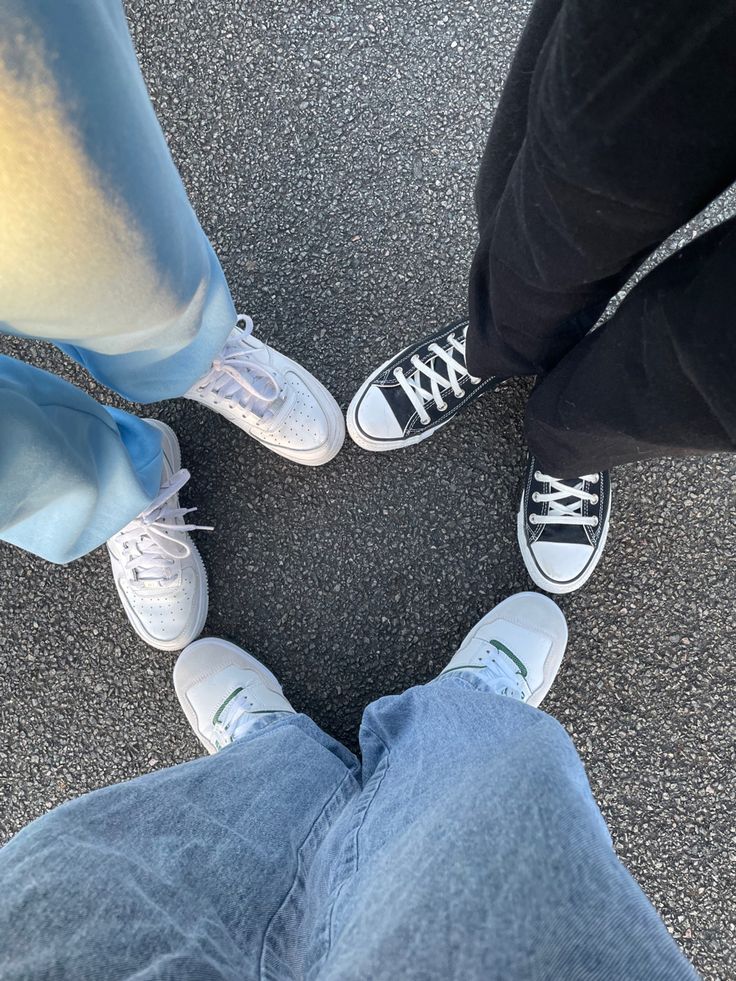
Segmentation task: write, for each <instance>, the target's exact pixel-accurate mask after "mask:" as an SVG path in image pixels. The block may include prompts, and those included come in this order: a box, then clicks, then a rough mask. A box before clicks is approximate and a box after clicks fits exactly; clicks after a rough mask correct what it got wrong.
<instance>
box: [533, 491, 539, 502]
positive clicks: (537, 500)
mask: <svg viewBox="0 0 736 981" xmlns="http://www.w3.org/2000/svg"><path fill="white" fill-rule="evenodd" d="M532 500H533V501H534V503H535V504H537V503H538V502H539V494H538V492H537V491H534V493H533V494H532Z"/></svg>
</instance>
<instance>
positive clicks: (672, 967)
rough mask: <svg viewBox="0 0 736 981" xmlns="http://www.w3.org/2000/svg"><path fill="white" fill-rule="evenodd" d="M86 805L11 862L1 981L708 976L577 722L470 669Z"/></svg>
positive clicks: (296, 720)
mask: <svg viewBox="0 0 736 981" xmlns="http://www.w3.org/2000/svg"><path fill="white" fill-rule="evenodd" d="M360 744H361V751H362V764H361V763H359V762H358V760H357V759H356V758H355V757H354V756H353V755H352V754H351V753H349V752H348V751H347V750H346V749H345V748H343V747H342V746H340V745H339V744H338V743H336V742H335V741H334V740H333V739H331V738H330V737H329V736H327V735H325V734H324V733H323V732H321V731H320V729H319V728H318V727H317V726H316V725H315V724H314V723H313V722H312V721H311V720H310V719H308V718H306V717H305V716H303V715H297V716H269V717H267V718H265V717H264V720H263V721H262V723H261V726H260V728H258V729H254V730H252V731H251V732H249V733H248V734H247V735H246V736H244V737H243V738H242V739H241V740H239V741H238V742H236V743H234V744H232V745H231V746H230V747H228V748H227V749H225V750H223V751H222V752H220V753H218V754H217V755H216V756H211V757H208V758H205V759H198V760H195V761H194V762H191V763H185V764H183V765H180V766H176V767H173V768H171V769H169V770H162V771H160V772H158V773H154V774H149V775H146V776H144V777H140V778H138V779H136V780H132V781H131V782H129V783H125V784H120V785H118V786H114V787H108V788H106V789H104V790H99V791H96V792H95V793H92V794H88V795H87V796H85V797H81V798H79V799H78V800H75V801H72V802H71V803H69V804H65V805H64V806H62V807H59V808H58V809H56V810H55V811H52V812H50V813H49V814H47V815H45V816H44V817H42V818H40V819H39V820H37V821H35V822H34V823H33V824H31V825H30V826H29V827H27V828H26V829H25V830H23V831H21V832H20V833H19V834H18V835H17V836H16V837H15V838H14V839H13V840H12V841H11V842H10V843H9V844H8V845H7V846H6V847H5V848H4V849H2V850H1V851H0V880H1V882H2V889H1V890H0V937H2V938H3V940H2V943H0V976H1V977H2V978H3V981H28V979H31V978H32V979H33V981H52V979H53V981H57V979H69V981H101V979H103V978H104V979H105V981H118V979H131V981H132V979H135V981H152V979H170V981H215V979H217V981H246V979H255V978H258V979H263V981H291V979H309V981H314V979H320V981H326V979H329V981H348V979H355V981H359V979H360V981H365V979H376V981H384V979H392V981H393V979H402V981H420V979H421V981H424V979H438V981H440V979H441V981H449V979H459V981H476V979H478V981H480V979H483V981H542V979H544V981H685V979H688V981H692V979H694V978H696V977H697V975H696V974H695V972H694V971H693V969H692V968H691V966H690V965H689V963H688V962H687V960H686V959H685V958H684V957H683V955H682V954H681V953H680V952H679V950H678V948H677V946H676V945H675V943H674V942H673V940H672V939H671V937H670V936H669V934H668V933H667V930H666V929H665V927H664V925H663V923H662V922H661V920H660V919H659V917H658V915H657V913H656V912H655V911H654V909H653V907H652V906H651V905H650V903H649V902H648V900H647V899H646V897H645V896H644V894H643V893H642V892H641V890H640V889H639V887H638V886H637V884H636V883H635V882H634V880H633V879H632V878H631V876H630V875H629V873H628V872H627V871H626V869H625V868H624V867H623V866H622V865H621V863H620V862H619V860H618V859H617V857H616V855H615V853H614V850H613V848H612V845H611V840H610V837H609V834H608V831H607V829H606V826H605V824H604V821H603V818H602V817H601V815H600V813H599V811H598V809H597V807H596V805H595V802H594V800H593V798H592V796H591V792H590V789H589V787H588V783H587V780H586V777H585V773H584V770H583V767H582V764H581V762H580V760H579V758H578V756H577V754H576V752H575V750H574V748H573V745H572V743H571V741H570V739H569V738H568V736H567V734H566V733H565V731H564V729H563V728H562V727H561V726H560V725H558V723H557V722H555V721H554V720H553V719H552V718H550V717H549V716H548V715H545V714H544V713H543V712H541V711H539V710H537V709H533V708H530V707H529V706H527V705H524V704H521V703H520V702H517V701H514V700H512V699H508V698H504V697H502V696H499V695H494V694H491V693H489V692H488V691H486V690H483V688H482V687H481V686H480V683H479V682H478V681H477V680H476V678H475V676H474V675H472V674H463V675H455V676H452V677H445V678H442V679H440V680H438V681H435V682H433V683H431V684H429V685H425V686H423V687H418V688H412V689H410V690H409V691H407V692H405V693H404V694H402V695H398V696H390V697H387V698H383V699H381V700H380V701H378V702H376V703H374V704H373V705H371V706H369V707H368V709H367V710H366V712H365V714H364V717H363V722H362V727H361V731H360Z"/></svg>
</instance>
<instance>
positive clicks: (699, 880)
mask: <svg viewBox="0 0 736 981" xmlns="http://www.w3.org/2000/svg"><path fill="white" fill-rule="evenodd" d="M128 10H129V13H130V17H131V26H132V31H133V35H134V40H135V43H136V46H137V49H138V51H139V54H140V57H141V61H142V65H143V70H144V74H145V76H146V80H147V82H148V84H149V87H150V90H151V94H152V98H153V100H154V103H155V106H156V109H157V112H158V115H159V118H160V119H161V121H162V125H163V127H164V129H165V131H166V134H167V137H168V139H169V142H170V145H171V148H172V152H173V154H174V157H175V159H176V161H177V163H178V165H179V166H180V168H181V171H182V174H183V177H184V181H185V183H186V185H187V188H188V190H189V192H190V194H191V198H192V201H193V203H194V206H195V208H196V210H197V212H198V214H199V216H200V219H201V221H202V224H203V226H204V228H205V230H206V232H207V233H208V234H209V236H210V238H211V240H212V242H213V244H214V247H215V249H216V251H217V252H218V254H219V256H220V258H221V260H222V263H223V265H224V267H225V270H226V273H227V275H228V279H229V282H230V284H231V287H232V290H233V294H234V296H235V298H236V301H237V305H238V307H239V308H240V309H241V310H243V311H245V312H249V313H251V314H252V315H253V316H254V317H255V319H256V324H257V331H258V333H259V335H260V336H262V337H264V338H266V339H268V340H270V341H272V342H273V343H274V344H275V345H276V346H278V347H280V348H281V349H283V350H284V351H285V352H286V353H287V354H289V355H290V356H292V357H296V358H297V359H299V360H301V361H303V362H304V363H305V364H306V365H307V366H308V367H309V368H311V369H312V370H314V371H315V373H317V374H318V375H319V376H320V377H321V378H322V380H323V381H324V382H326V383H327V385H328V386H329V387H330V388H331V389H332V390H333V392H334V393H335V395H336V397H337V398H338V400H339V401H340V402H341V404H342V405H343V406H346V405H347V403H348V401H349V399H350V397H351V395H352V393H353V392H354V390H355V388H356V387H357V386H358V384H359V383H360V382H361V381H362V380H363V378H364V376H365V374H366V373H367V372H368V371H369V370H370V369H371V368H373V367H374V366H375V365H376V364H378V363H379V362H381V361H383V360H384V359H385V358H386V357H388V355H389V354H390V353H392V352H394V351H395V350H396V349H397V348H398V347H399V346H402V345H403V344H404V343H406V342H407V340H408V339H410V338H414V337H416V336H418V335H422V334H424V333H425V332H427V331H428V329H431V328H434V327H435V326H437V325H440V324H442V323H443V322H445V321H448V320H450V319H452V318H454V317H456V315H458V314H459V313H460V314H461V313H462V312H463V310H464V303H465V284H466V276H467V271H468V264H469V260H470V257H471V255H472V249H473V244H474V238H475V228H474V219H473V208H472V188H473V181H474V175H475V171H476V167H477V164H478V160H479V157H480V154H481V151H482V148H483V143H484V139H485V135H486V133H487V130H488V127H489V123H490V121H491V118H492V116H493V111H494V108H495V106H496V104H497V101H498V97H499V94H500V89H501V85H502V82H503V79H504V77H505V74H506V71H507V69H508V65H509V61H510V58H511V55H512V51H513V46H514V43H515V40H516V38H517V37H518V34H519V31H520V29H521V26H522V24H523V21H524V18H525V15H526V13H527V10H528V4H527V3H526V2H519V0H513V2H508V0H499V2H488V0H478V2H475V3H469V2H461V0H452V2H449V0H448V2H444V3H443V2H440V0H405V2H403V3H401V2H398V0H382V2H380V3H379V2H368V3H366V2H364V0H360V2H358V0H340V2H332V3H330V2H328V3H324V4H313V3H303V2H299V0H268V2H265V0H255V2H251V3H247V4H246V3H244V2H241V0H209V2H208V3H200V2H197V0H131V2H129V3H128ZM733 208H734V203H733V199H732V196H731V195H726V196H724V198H723V199H722V200H721V201H720V202H718V203H717V205H716V206H715V207H714V208H713V209H711V212H710V213H709V214H708V215H706V216H702V217H701V218H699V219H698V220H697V221H696V222H695V223H694V224H693V225H692V227H690V228H688V229H687V230H685V231H683V232H681V233H679V234H678V236H675V239H674V240H673V243H671V244H674V243H676V242H678V241H682V240H684V239H686V238H687V237H689V236H690V235H692V234H695V233H696V232H697V231H698V230H701V229H702V228H704V227H706V225H707V224H708V223H709V222H712V221H714V220H719V219H721V218H722V217H723V216H724V215H726V214H731V213H732V212H733ZM0 350H2V351H3V352H4V353H11V354H15V355H16V356H18V357H21V358H24V359H26V360H29V361H31V362H33V363H34V364H38V365H40V366H42V367H45V368H47V369H49V370H53V371H57V372H59V373H61V374H63V375H65V376H66V377H69V378H71V379H73V380H75V381H76V382H78V383H79V384H81V385H83V386H84V387H86V388H87V389H88V390H90V391H92V392H93V393H94V394H95V395H96V396H97V397H98V398H99V399H101V400H102V401H103V402H104V403H106V404H113V405H122V404H123V403H121V402H120V400H118V399H117V398H116V397H115V396H114V395H112V394H111V393H110V392H109V391H107V390H105V389H104V388H102V387H101V386H99V385H97V384H95V383H93V382H91V381H90V379H89V378H88V377H86V376H85V374H84V372H83V371H82V370H81V369H79V368H77V367H76V366H74V365H72V364H71V363H70V362H68V361H67V360H66V359H65V358H64V357H63V356H62V355H60V354H59V353H58V352H55V351H54V350H53V349H52V348H51V347H50V346H48V345H46V344H41V343H28V342H21V341H15V340H9V339H7V338H6V339H4V340H2V341H1V342H0ZM527 393H528V384H527V383H522V382H517V383H513V384H511V385H510V386H509V387H507V388H504V389H503V390H502V391H501V392H499V393H498V394H496V395H491V396H489V397H487V398H486V399H485V400H484V401H483V400H482V401H481V402H480V403H477V404H476V405H475V406H474V407H473V409H472V410H471V411H470V412H469V413H468V414H467V415H466V416H465V417H463V418H462V419H461V420H459V421H458V422H457V423H455V424H454V425H452V426H450V427H448V428H446V429H444V430H443V431H442V432H441V433H440V434H438V435H437V436H436V437H435V438H434V439H432V440H430V441H429V442H426V443H424V444H422V445H421V446H420V447H417V448H415V449H413V450H407V451H402V452H397V453H394V454H386V455H371V454H368V453H364V452H362V451H360V450H358V449H357V448H356V447H354V446H353V445H351V444H350V443H349V442H348V443H346V446H345V450H344V452H343V453H342V455H341V456H340V457H338V459H337V460H336V461H335V462H334V463H333V464H331V465H329V466H328V467H326V468H324V469H318V470H309V469H300V468H299V467H297V466H296V465H293V464H290V463H288V462H286V461H283V460H281V459H279V458H278V457H276V456H273V455H271V454H269V453H268V452H267V451H265V450H263V449H262V448H260V447H259V446H257V445H256V444H255V443H254V442H252V441H250V440H249V439H248V437H246V436H245V435H244V434H243V433H241V432H240V431H239V430H237V429H235V428H233V427H232V426H229V425H228V424H227V423H226V422H225V421H224V420H223V419H221V418H220V417H217V416H215V415H213V414H211V413H209V412H208V411H207V410H206V409H205V408H203V407H202V406H198V405H195V404H194V403H189V402H184V401H175V402H169V403H166V404H162V405H160V406H155V407H153V408H151V407H147V408H146V409H145V410H142V409H140V410H138V411H145V412H146V413H147V414H156V415H158V416H159V417H160V418H162V419H164V420H166V421H167V422H168V423H170V424H171V425H172V426H173V427H174V428H175V429H176V431H177V433H178V434H179V437H180V439H181V443H182V448H183V456H184V465H185V466H187V467H188V468H189V469H190V470H191V472H192V480H191V482H190V484H189V486H188V488H187V489H186V490H185V494H184V500H185V502H186V503H187V504H189V505H197V506H198V507H199V512H198V515H197V517H198V518H199V519H201V520H202V522H203V523H212V524H214V525H215V526H216V530H215V532H214V533H211V534H206V533H199V535H198V539H197V540H198V545H199V547H200V549H201V551H202V553H203V556H204V558H205V561H206V563H207V566H208V569H209V574H210V584H211V613H210V618H209V621H208V625H207V630H208V632H210V633H214V634H221V635H224V636H226V637H229V638H231V639H233V640H236V641H237V642H239V643H240V644H242V645H243V646H245V647H246V648H248V649H250V650H251V651H253V653H255V654H256V655H257V656H258V657H260V658H262V659H263V660H264V661H266V663H267V664H269V665H270V666H271V667H272V668H273V670H274V671H275V672H276V673H277V674H278V675H279V676H280V678H281V679H282V681H283V684H284V687H285V689H286V692H287V694H288V695H289V697H290V698H291V700H292V702H293V703H294V704H295V705H296V706H297V707H299V708H302V709H304V710H305V711H307V712H308V713H310V714H311V715H312V716H313V717H314V718H315V719H316V720H317V721H318V722H319V723H321V724H322V725H323V726H324V727H326V728H327V729H329V730H330V731H331V732H333V733H334V734H335V735H337V736H338V737H341V738H342V739H344V740H345V741H347V742H348V743H349V744H350V745H351V746H353V747H354V746H355V736H356V729H357V725H358V722H359V719H360V714H361V710H362V708H363V707H364V706H365V705H366V703H367V702H369V701H370V700H371V699H373V698H375V697H377V696H379V695H381V694H384V693H390V692H397V691H399V690H401V689H402V688H404V687H406V686H408V685H411V684H414V683H416V682H422V681H425V680H427V679H429V678H430V677H431V676H432V675H433V674H434V673H436V672H437V671H438V670H439V669H440V668H441V667H442V666H443V665H444V663H445V662H446V660H447V659H448V658H449V656H450V655H451V653H452V652H453V650H454V649H455V647H456V645H457V643H458V641H459V640H460V639H461V638H462V637H463V636H464V633H465V631H466V630H467V628H468V627H469V626H470V625H471V624H472V623H473V622H474V621H475V620H476V618H478V617H479V616H480V615H482V614H483V613H484V612H486V611H487V610H488V609H489V608H490V607H491V606H492V605H493V604H494V603H495V602H497V601H498V600H500V599H502V598H503V597H505V596H506V595H508V594H509V593H512V592H514V591H516V590H520V589H527V588H530V583H529V580H528V579H527V577H526V574H525V571H524V567H523V565H522V562H521V559H520V557H519V554H518V552H517V547H516V542H515V522H514V513H515V507H516V491H517V484H518V481H519V477H520V472H521V468H522V466H523V460H524V448H523V445H522V439H521V426H520V420H521V413H522V409H523V405H524V400H525V398H526V395H527ZM735 470H736V468H735V465H734V460H733V458H729V457H726V456H720V457H710V458H703V459H693V460H690V461H686V462H683V461H679V462H674V461H671V460H662V461H660V462H656V463H647V464H642V465H632V466H628V467H622V468H620V469H619V470H617V471H616V472H615V474H614V482H615V485H614V509H613V517H612V527H611V534H610V537H609V544H608V547H607V551H606V555H605V557H604V559H603V561H602V563H601V565H600V567H599V569H598V571H597V572H596V574H595V576H594V578H593V579H592V580H591V582H590V583H589V585H588V586H587V587H586V588H585V589H584V590H583V591H582V592H580V593H578V594H575V595H573V596H571V597H569V598H565V599H563V601H562V604H561V605H562V607H563V609H564V610H565V612H566V614H567V616H568V618H569V623H570V636H571V642H570V647H569V653H568V656H567V660H566V664H565V666H564V668H563V670H562V672H561V674H560V677H559V680H558V682H557V685H556V687H555V689H554V691H553V692H552V694H551V695H550V697H549V699H548V702H547V704H546V707H547V708H548V710H549V711H550V712H551V713H552V714H553V715H555V716H556V717H557V718H558V719H560V720H561V721H562V722H563V723H564V724H565V725H566V726H567V728H568V730H569V731H570V732H571V733H572V735H573V738H574V739H575V742H576V745H577V747H578V749H579V750H580V753H581V755H582V757H583V760H584V761H585V764H586V767H587V769H588V773H589V775H590V780H591V783H592V786H593V790H594V792H595V794H596V797H597V799H598V801H599V802H600V805H601V807H602V809H603V812H604V814H605V816H606V818H607V820H608V821H609V823H610V827H611V830H612V833H613V837H614V840H615V844H616V847H617V849H618V851H619V853H620V854H621V856H622V857H623V859H624V860H625V862H626V863H627V865H628V866H629V868H630V869H631V871H632V872H633V874H634V875H635V876H636V877H637V879H638V880H639V882H640V883H641V884H642V886H643V887H644V889H645V890H646V892H647V893H648V894H649V896H650V897H651V899H652V900H653V902H654V903H655V905H656V906H657V908H658V910H659V911H660V912H661V914H662V916H663V917H664V919H665V921H666V923H667V926H668V928H669V929H670V931H671V932H672V933H673V934H674V936H675V937H676V938H677V939H678V941H679V942H680V943H681V944H682V946H683V947H684V949H685V950H686V951H687V953H688V955H689V956H690V957H691V958H692V959H693V960H694V962H695V964H696V966H697V967H698V969H699V970H700V971H701V972H702V974H703V976H704V977H705V978H706V979H708V981H716V979H717V981H724V979H732V978H734V977H736V959H735V957H734V949H735V948H736V839H735V837H734V828H735V824H736V819H735V818H734V801H735V799H736V785H735V780H734V761H735V760H736V746H735V743H736V739H735V736H736V723H735V722H734V712H733V703H734V696H733V692H734V687H735V683H736V656H735V655H736V652H735V650H734V648H735V646H736V645H735V643H734V640H735V635H736V631H735V630H734V613H733V601H734V591H735V590H734V585H735V583H734V580H735V578H736V573H735V571H734V564H733V552H734V528H733V513H734V497H735V492H736V472H735ZM0 561H1V572H0V576H1V577H2V578H1V582H0V586H1V592H0V625H1V629H0V663H1V671H0V712H1V713H2V720H1V733H2V739H1V740H0V744H1V745H0V781H1V789H0V793H1V795H2V799H1V801H0V805H1V806H0V813H1V815H2V835H3V838H7V837H9V836H10V835H11V834H13V833H14V832H15V831H17V830H18V829H19V828H20V827H22V826H23V825H24V824H25V823H27V822H28V821H30V820H31V819H32V818H34V817H36V816H38V815H39V814H41V813H43V812H44V811H45V810H47V809H48V808H50V807H52V806H54V805H55V804H58V803H59V802H61V801H63V800H66V799H68V798H70V797H74V796H76V795H78V794H80V793H83V792H84V791H87V790H90V789H92V788H95V787H99V786H102V785H104V784H107V783H110V782H113V781H119V780H123V779H125V778H127V777H132V776H134V775H136V774H139V773H143V772H147V771H150V770H153V769H156V768H159V767H164V766H168V765H170V764H172V763H177V762H180V761H183V760H187V759H190V758H192V757H193V756H195V755H196V754H197V753H199V751H200V750H199V746H198V744H197V743H196V741H195V740H194V738H193V736H192V735H191V734H190V732H189V730H188V728H187V726H186V724H185V722H184V719H183V717H182V716H181V714H180V712H179V709H178V706H177V703H176V700H175V697H174V693H173V690H172V687H171V683H170V674H171V668H172V665H173V662H174V659H175V658H174V655H168V654H162V653H158V652H156V651H154V650H150V649H148V648H146V647H145V646H144V645H143V644H141V643H140V642H139V641H138V640H137V639H136V637H135V636H134V634H133V633H132V631H131V630H130V629H129V628H128V625H127V622H126V620H125V618H124V616H123V613H122V610H121V607H120V606H119V603H118V600H117V596H116V593H115V589H114V587H113V583H112V579H111V576H110V572H109V568H108V560H107V556H106V554H105V552H104V550H98V551H96V552H94V553H93V554H91V555H89V556H87V557H86V558H85V559H83V560H81V561H79V562H76V563H75V564H73V565H72V566H69V567H55V566H51V565H48V564H46V563H44V562H42V561H40V560H38V559H35V558H33V557H31V556H28V555H24V554H22V553H21V552H19V551H17V550H14V549H12V548H9V547H2V548H0Z"/></svg>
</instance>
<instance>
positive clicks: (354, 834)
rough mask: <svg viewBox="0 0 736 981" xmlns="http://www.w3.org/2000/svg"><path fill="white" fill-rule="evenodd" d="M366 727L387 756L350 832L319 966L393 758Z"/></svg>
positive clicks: (375, 733)
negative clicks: (362, 838)
mask: <svg viewBox="0 0 736 981" xmlns="http://www.w3.org/2000/svg"><path fill="white" fill-rule="evenodd" d="M364 729H365V731H366V732H369V733H370V734H371V735H372V736H373V737H374V738H375V739H377V740H378V742H379V743H380V744H381V745H382V746H383V748H384V751H385V756H384V757H383V759H382V760H381V763H380V764H379V766H380V768H381V772H380V775H379V776H378V778H377V779H376V784H375V787H374V788H373V790H372V791H371V793H370V794H368V795H366V799H365V801H364V802H363V803H362V805H361V807H360V809H359V810H358V813H357V814H356V817H355V824H354V826H353V829H352V831H351V832H350V843H349V845H346V846H345V848H346V855H345V857H344V859H343V861H342V863H341V865H342V872H341V876H340V881H339V883H338V884H337V886H336V888H335V890H334V896H333V899H332V902H331V903H330V906H329V909H328V911H327V923H326V932H327V941H326V947H325V950H324V952H323V953H322V956H321V957H320V959H319V962H318V964H317V967H318V968H321V966H322V965H323V964H324V962H325V960H326V959H327V957H328V956H329V953H330V950H331V949H332V944H333V942H334V925H335V911H336V908H337V904H338V902H339V901H340V896H341V895H342V893H343V890H344V889H345V887H346V885H347V884H348V882H349V881H350V879H351V878H352V877H353V876H354V875H355V874H356V872H357V871H358V865H359V863H360V847H359V839H360V832H361V830H362V828H363V825H364V823H365V819H366V816H367V814H368V811H369V809H370V806H371V804H372V803H373V801H374V800H375V799H376V795H377V794H378V791H379V790H380V789H381V785H382V784H383V781H384V778H385V776H386V773H387V772H388V767H389V763H390V758H391V751H390V749H389V747H388V746H387V745H386V743H385V741H384V740H383V739H382V738H381V737H380V736H379V735H378V733H377V732H374V731H373V729H370V728H369V727H368V726H365V725H364ZM375 777H376V772H375V771H374V773H373V776H372V778H371V779H373V778H375ZM346 838H347V835H346Z"/></svg>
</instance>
